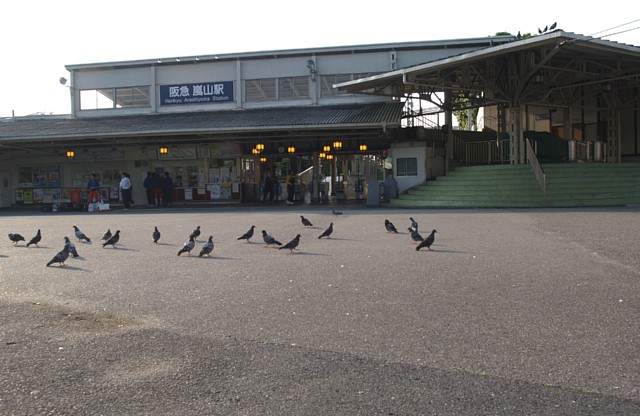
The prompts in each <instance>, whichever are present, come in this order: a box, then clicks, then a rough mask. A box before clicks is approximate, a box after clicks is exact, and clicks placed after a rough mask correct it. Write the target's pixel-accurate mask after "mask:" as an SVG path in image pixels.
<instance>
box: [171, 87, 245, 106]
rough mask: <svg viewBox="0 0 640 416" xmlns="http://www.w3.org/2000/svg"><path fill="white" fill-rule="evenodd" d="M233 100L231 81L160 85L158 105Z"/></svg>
mask: <svg viewBox="0 0 640 416" xmlns="http://www.w3.org/2000/svg"><path fill="white" fill-rule="evenodd" d="M232 101H233V81H222V82H202V83H198V84H177V85H161V86H160V105H183V104H207V103H226V102H232Z"/></svg>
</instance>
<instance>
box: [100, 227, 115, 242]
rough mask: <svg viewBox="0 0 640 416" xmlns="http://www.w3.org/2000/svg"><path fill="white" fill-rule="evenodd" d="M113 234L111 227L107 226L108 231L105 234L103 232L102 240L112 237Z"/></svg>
mask: <svg viewBox="0 0 640 416" xmlns="http://www.w3.org/2000/svg"><path fill="white" fill-rule="evenodd" d="M112 235H113V234H111V228H107V231H105V232H104V234H102V238H101V240H104V241H107V240H108V239H110V238H111V236H112Z"/></svg>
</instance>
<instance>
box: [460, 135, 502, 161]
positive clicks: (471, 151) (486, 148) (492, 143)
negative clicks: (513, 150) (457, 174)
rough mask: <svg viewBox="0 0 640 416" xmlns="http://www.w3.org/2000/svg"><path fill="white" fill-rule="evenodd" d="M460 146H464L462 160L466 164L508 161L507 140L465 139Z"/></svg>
mask: <svg viewBox="0 0 640 416" xmlns="http://www.w3.org/2000/svg"><path fill="white" fill-rule="evenodd" d="M460 144H462V143H460ZM454 145H455V144H454ZM461 147H463V148H464V155H463V161H464V163H465V164H466V165H490V164H496V163H497V164H501V163H509V140H483V141H476V142H469V141H465V142H464V144H463V146H461Z"/></svg>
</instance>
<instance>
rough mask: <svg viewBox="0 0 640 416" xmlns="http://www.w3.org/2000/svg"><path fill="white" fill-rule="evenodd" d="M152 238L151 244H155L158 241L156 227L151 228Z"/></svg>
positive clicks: (158, 236)
mask: <svg viewBox="0 0 640 416" xmlns="http://www.w3.org/2000/svg"><path fill="white" fill-rule="evenodd" d="M152 237H153V242H154V243H156V244H157V243H158V240H160V231H158V227H157V226H155V227H153V234H152Z"/></svg>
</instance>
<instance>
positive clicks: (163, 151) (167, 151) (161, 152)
mask: <svg viewBox="0 0 640 416" xmlns="http://www.w3.org/2000/svg"><path fill="white" fill-rule="evenodd" d="M167 153H169V148H168V147H167V146H162V147H160V154H161V155H166V154H167Z"/></svg>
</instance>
